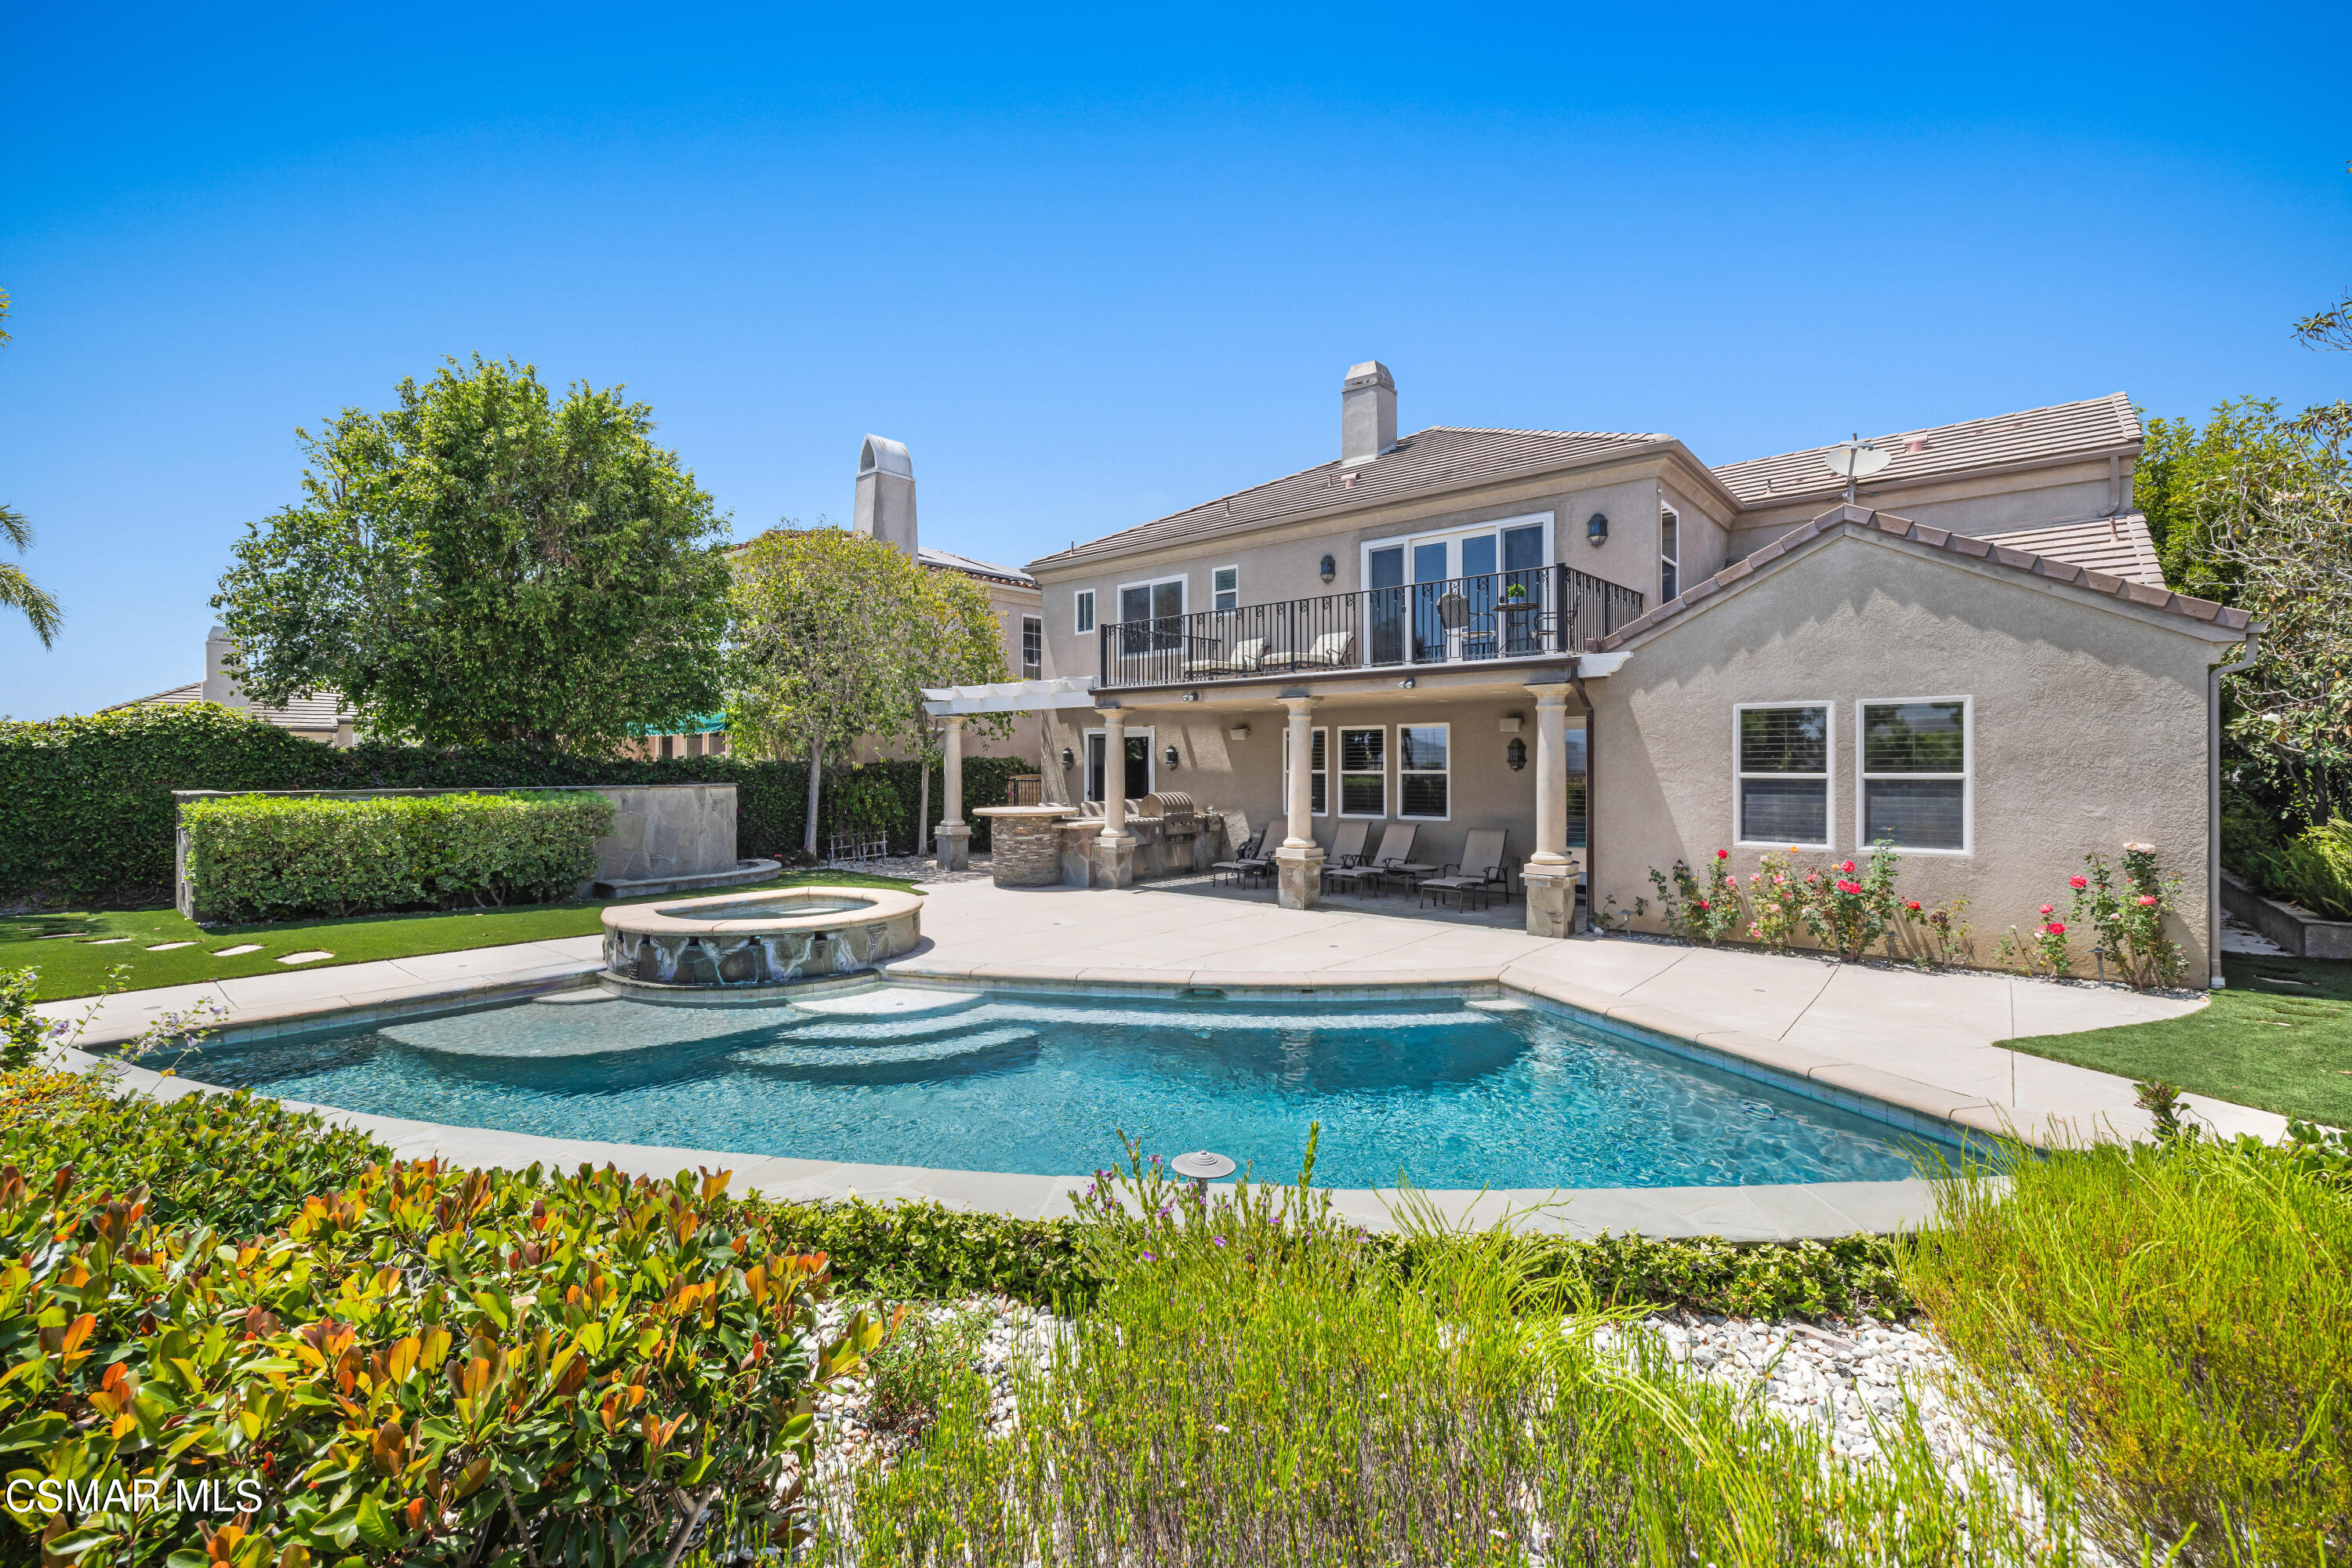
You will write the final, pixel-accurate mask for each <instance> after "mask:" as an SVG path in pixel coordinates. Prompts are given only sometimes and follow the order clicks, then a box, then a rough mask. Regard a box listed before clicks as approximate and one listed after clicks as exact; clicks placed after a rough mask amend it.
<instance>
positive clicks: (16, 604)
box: [0, 561, 65, 647]
mask: <svg viewBox="0 0 2352 1568" xmlns="http://www.w3.org/2000/svg"><path fill="white" fill-rule="evenodd" d="M0 608H5V609H12V610H22V611H24V612H25V618H26V620H28V621H30V622H31V623H32V624H33V635H34V636H35V637H39V638H40V639H41V646H42V647H49V646H50V645H51V644H53V643H54V642H55V641H56V640H57V636H58V629H59V628H60V627H62V626H64V625H65V614H64V612H63V611H61V610H59V609H58V601H57V598H56V596H55V595H52V594H50V592H49V591H48V590H47V589H46V588H44V587H42V586H41V585H40V584H38V583H36V582H34V581H33V580H32V579H31V578H30V577H27V576H26V575H25V569H24V568H23V567H22V566H19V565H17V564H16V563H15V562H13V561H0Z"/></svg>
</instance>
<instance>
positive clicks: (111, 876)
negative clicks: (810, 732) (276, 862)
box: [0, 703, 1037, 903]
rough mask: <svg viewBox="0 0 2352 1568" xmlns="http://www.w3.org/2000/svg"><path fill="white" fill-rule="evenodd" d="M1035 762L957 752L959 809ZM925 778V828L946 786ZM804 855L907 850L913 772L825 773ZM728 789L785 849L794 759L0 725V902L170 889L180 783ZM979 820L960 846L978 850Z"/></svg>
mask: <svg viewBox="0 0 2352 1568" xmlns="http://www.w3.org/2000/svg"><path fill="white" fill-rule="evenodd" d="M1036 771H1037V767H1036V762H1035V759H1034V758H1013V757H968V758H966V759H965V760H964V765H963V775H964V804H965V806H966V808H967V811H966V815H967V816H969V815H970V812H969V808H970V807H971V806H975V805H995V804H997V803H999V802H1001V801H1003V798H1004V791H1005V784H1006V781H1007V780H1009V779H1010V778H1011V777H1012V776H1013V774H1015V773H1034V772H1036ZM930 772H931V816H932V820H933V821H934V822H936V821H937V820H938V818H939V814H940V795H941V792H942V790H943V789H944V787H945V785H944V783H943V781H942V779H941V777H940V768H939V767H938V766H937V765H936V764H934V765H933V767H932V768H931V770H930ZM825 778H826V783H825V788H824V795H823V797H822V799H821V801H820V804H819V821H818V826H817V831H818V837H819V847H823V845H824V841H825V840H826V839H828V838H830V837H831V836H832V835H834V834H835V833H847V832H852V831H857V832H865V833H877V832H879V833H887V835H888V836H889V837H890V842H891V843H892V845H893V846H895V847H898V848H899V849H901V850H906V849H911V848H912V847H913V846H914V842H915V803H916V799H917V795H918V793H919V792H918V785H919V782H920V773H919V770H918V768H917V766H916V764H915V763H904V762H890V763H866V764H863V765H861V766H856V767H841V768H832V769H828V770H827V771H826V774H825ZM544 784H733V785H735V788H736V812H737V816H736V827H735V835H736V847H737V849H738V851H739V852H740V853H741V854H744V855H773V856H785V855H790V854H792V853H793V852H796V851H797V850H798V849H799V848H800V844H801V826H802V821H803V816H805V814H806V811H807V804H808V764H807V763H793V762H790V761H783V762H751V761H745V760H742V759H739V758H735V757H679V758H675V759H672V760H669V761H666V762H628V761H622V760H619V759H615V758H610V757H581V756H572V755H571V754H569V753H566V752H552V751H544V750H541V749H538V748H534V747H530V746H491V747H478V748H471V749H467V750H456V751H435V750H430V749H427V748H425V747H420V746H395V745H383V744H377V743H373V742H370V743H366V744H362V745H360V746H355V747H353V748H352V749H350V750H348V751H337V750H335V749H333V748H331V747H328V746H322V745H320V744H319V743H318V742H315V741H305V740H303V739H301V738H300V737H299V736H297V735H293V734H289V732H287V731H284V730H280V729H278V728H277V727H276V726H275V725H271V724H265V723H263V722H261V721H259V720H257V719H253V718H249V717H247V715H245V714H243V713H241V712H237V711H235V710H230V709H226V708H220V707H215V706H213V705H210V704H205V703H194V704H190V705H187V706H184V707H178V708H129V709H122V710H117V711H114V712H110V713H95V714H90V715H88V716H85V717H76V718H66V719H55V720H49V721H45V722H40V723H14V722H0V801H5V803H6V809H5V810H0V900H12V901H13V900H21V899H35V900H46V901H57V900H81V901H93V902H95V901H100V900H105V901H112V902H119V903H136V902H142V901H145V902H162V901H164V900H167V899H168V898H169V896H170V889H171V885H172V838H173V804H172V792H173V790H185V789H215V790H229V791H245V790H292V789H321V790H352V789H448V788H458V789H514V788H529V787H530V786H532V785H544ZM989 821H990V819H989V818H987V817H977V818H973V819H972V847H974V848H975V849H985V848H987V847H989Z"/></svg>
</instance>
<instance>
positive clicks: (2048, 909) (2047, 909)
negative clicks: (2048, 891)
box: [2042, 904, 2058, 919]
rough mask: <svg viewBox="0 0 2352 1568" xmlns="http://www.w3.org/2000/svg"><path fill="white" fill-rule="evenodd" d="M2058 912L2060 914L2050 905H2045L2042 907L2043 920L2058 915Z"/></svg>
mask: <svg viewBox="0 0 2352 1568" xmlns="http://www.w3.org/2000/svg"><path fill="white" fill-rule="evenodd" d="M2057 912H2058V911H2057V910H2055V909H2053V908H2052V907H2051V906H2050V905H2048V904H2044V905H2042V916H2043V918H2045V919H2046V918H2048V917H2049V916H2051V915H2053V914H2056V913H2057Z"/></svg>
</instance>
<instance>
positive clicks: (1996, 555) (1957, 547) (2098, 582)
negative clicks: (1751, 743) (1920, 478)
mask: <svg viewBox="0 0 2352 1568" xmlns="http://www.w3.org/2000/svg"><path fill="white" fill-rule="evenodd" d="M1848 525H1852V526H1853V527H1856V528H1860V529H1874V530H1876V531H1879V532H1880V533H1886V534H1892V535H1894V536H1895V538H1897V539H1908V540H1911V541H1914V542H1916V543H1920V544H1926V545H1931V546H1933V547H1934V548H1936V549H1937V550H1948V551H1950V552H1952V553H1953V554H1955V555H1965V556H1967V557H1969V559H1971V560H1974V561H1981V562H1983V563H1987V564H1989V565H1993V566H2000V567H2004V568H2007V569H2008V570H2010V571H2013V572H2019V573H2023V574H2029V575H2032V576H2035V577H2042V578H2047V579H2049V580H2050V581H2052V582H2056V583H2069V584H2074V586H2075V587H2078V588H2088V589H2090V590H2091V591H2092V592H2093V593H2096V594H2111V595H2115V596H2116V598H2118V599H2121V600H2123V601H2124V602H2125V603H2126V604H2132V605H2140V606H2142V607H2143V608H2146V609H2150V610H2160V611H2162V612H2164V613H2165V614H2167V615H2174V616H2181V617H2183V618H2184V619H2187V620H2192V621H2202V622H2204V623H2205V624H2207V625H2209V626H2219V627H2221V628H2222V629H2224V630H2228V631H2244V630H2245V629H2246V627H2247V626H2249V625H2251V624H2252V620H2253V617H2252V616H2250V615H2248V614H2247V613H2246V612H2245V611H2243V610H2236V609H2231V608H2230V607H2229V606H2227V605H2217V604H2215V603H2213V601H2211V600H2210V599H2192V598H2190V597H2189V595H2186V594H2176V593H2173V592H2172V591H2171V590H2169V589H2168V588H2166V587H2164V586H2163V585H2162V584H2160V583H2158V584H2153V585H2151V584H2147V583H2138V582H2134V581H2132V580H2130V579H2128V578H2124V577H2117V576H2115V575H2113V574H2109V573H2105V572H2094V571H2092V570H2091V569H2090V568H2089V567H2087V566H2079V565H2076V564H2075V563H2073V562H2070V561H2062V560H2059V559H2058V558H2056V557H2055V556H2051V555H2036V554H2033V553H2032V552H2029V551H2023V550H2014V549H2011V548H2009V547H2007V546H2005V545H2004V544H2003V543H2002V542H2000V540H1998V539H1978V538H1973V537H1971V536H1970V535H1968V534H1965V533H1953V532H1950V531H1948V530H1945V529H1941V528H1929V527H1928V526H1927V524H1925V523H1918V522H1913V521H1911V520H1910V519H1909V518H1907V517H1896V516H1895V515H1894V514H1893V513H1891V512H1884V511H1873V510H1869V509H1868V508H1866V507H1859V506H1836V507H1832V508H1831V509H1830V510H1827V511H1825V512H1823V513H1822V515H1821V516H1819V517H1817V518H1815V519H1813V520H1812V521H1811V522H1808V523H1803V524H1801V525H1799V526H1798V527H1796V528H1792V529H1790V531H1788V532H1786V533H1784V534H1782V535H1781V536H1780V538H1778V539H1776V540H1774V541H1773V542H1771V543H1769V544H1768V545H1766V546H1765V547H1764V548H1763V549H1761V550H1759V551H1758V552H1755V553H1754V554H1753V555H1748V556H1745V557H1743V558H1742V559H1740V560H1738V561H1735V562H1733V563H1731V564H1730V565H1728V566H1727V567H1725V568H1724V569H1723V570H1722V571H1720V572H1718V573H1717V574H1715V575H1714V576H1712V577H1709V578H1708V579H1707V580H1706V582H1704V583H1694V584H1691V585H1690V586H1689V587H1688V588H1685V590H1683V592H1682V594H1681V595H1680V596H1679V597H1676V598H1673V599H1669V600H1667V601H1666V602H1665V603H1664V604H1663V605H1659V606H1658V607H1657V608H1656V609H1654V610H1652V611H1651V612H1650V613H1649V614H1647V615H1645V616H1642V617H1641V618H1640V619H1638V620H1635V621H1633V622H1632V623H1630V624H1628V625H1626V626H1622V627H1620V628H1619V629H1618V630H1616V631H1615V632H1612V634H1610V635H1609V636H1608V637H1602V638H1601V639H1600V640H1599V641H1597V642H1595V643H1594V644H1593V645H1592V651H1593V652H1595V653H1611V652H1613V651H1615V650H1616V649H1618V648H1621V647H1624V646H1625V645H1626V644H1627V643H1628V642H1631V641H1632V640H1633V638H1635V637H1642V636H1643V635H1644V634H1646V633H1648V632H1650V631H1653V630H1654V629H1655V628H1656V627H1658V626H1661V625H1663V624H1664V623H1665V622H1667V621H1670V620H1672V619H1674V618H1675V616H1679V615H1681V614H1682V613H1683V612H1684V611H1685V610H1687V609H1690V608H1691V607H1693V606H1694V605H1697V604H1698V603H1699V602H1700V601H1702V600H1705V599H1709V598H1712V597H1714V596H1715V595H1717V594H1721V593H1726V592H1729V591H1732V590H1736V589H1738V587H1740V586H1741V585H1742V584H1745V583H1746V582H1747V581H1748V579H1750V578H1752V577H1754V576H1755V574H1757V572H1758V571H1759V570H1760V569H1761V568H1763V567H1765V566H1768V565H1769V564H1770V563H1773V562H1775V561H1777V560H1779V559H1780V557H1782V556H1784V555H1787V554H1789V553H1790V552H1792V551H1796V550H1801V549H1803V548H1804V547H1805V546H1806V545H1807V544H1809V543H1811V542H1812V541H1814V540H1816V539H1819V538H1821V537H1822V535H1824V534H1827V533H1832V532H1835V531H1838V530H1839V529H1841V528H1843V527H1846V526H1848Z"/></svg>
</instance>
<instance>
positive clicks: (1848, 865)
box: [1838, 860, 1853, 877]
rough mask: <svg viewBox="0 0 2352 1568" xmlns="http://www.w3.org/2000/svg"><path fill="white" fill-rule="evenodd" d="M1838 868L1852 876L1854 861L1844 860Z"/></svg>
mask: <svg viewBox="0 0 2352 1568" xmlns="http://www.w3.org/2000/svg"><path fill="white" fill-rule="evenodd" d="M1838 869H1839V870H1841V871H1843V872H1844V873H1845V874H1846V875H1847V876H1849V877H1851V876H1853V861H1851V860H1842V861H1840V862H1839V863H1838Z"/></svg>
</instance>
